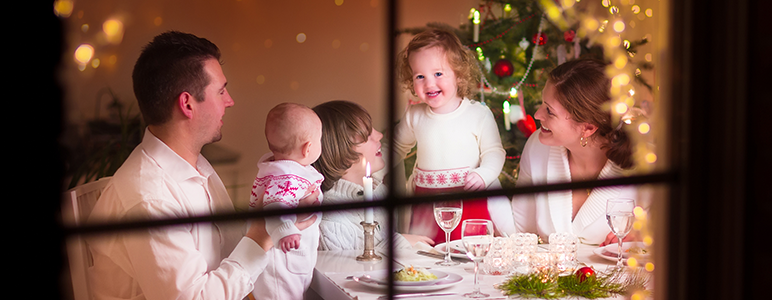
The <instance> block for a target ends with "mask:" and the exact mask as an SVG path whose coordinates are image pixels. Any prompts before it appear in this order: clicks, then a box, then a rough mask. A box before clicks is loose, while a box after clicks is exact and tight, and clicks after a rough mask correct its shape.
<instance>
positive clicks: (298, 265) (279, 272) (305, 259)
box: [249, 103, 324, 300]
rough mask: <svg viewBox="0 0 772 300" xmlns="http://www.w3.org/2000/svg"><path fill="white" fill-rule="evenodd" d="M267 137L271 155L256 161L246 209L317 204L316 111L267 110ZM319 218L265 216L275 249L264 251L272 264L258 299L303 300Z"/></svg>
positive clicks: (293, 106)
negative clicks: (304, 223)
mask: <svg viewBox="0 0 772 300" xmlns="http://www.w3.org/2000/svg"><path fill="white" fill-rule="evenodd" d="M265 137H266V139H267V140H268V147H269V148H270V149H271V152H270V153H268V154H266V155H264V156H263V157H262V158H261V159H260V161H259V162H258V168H259V169H260V170H259V171H258V173H257V177H256V178H255V182H254V184H253V186H252V195H251V197H250V201H249V205H250V207H252V208H254V209H286V208H296V207H298V206H309V205H320V204H321V201H322V194H321V189H320V187H321V184H322V182H323V181H324V176H322V174H320V173H319V172H318V171H316V169H314V167H313V166H311V164H312V163H313V162H314V161H316V160H317V159H318V158H319V155H320V154H321V152H322V146H321V137H322V122H321V120H320V119H319V117H318V116H317V115H316V113H314V111H313V110H311V109H310V108H308V107H306V106H304V105H300V104H294V103H282V104H279V105H277V106H276V107H274V108H273V109H271V111H270V112H268V116H267V117H266V124H265ZM313 215H316V216H317V219H316V221H314V223H313V225H311V226H310V227H308V228H306V229H304V230H298V228H297V227H296V226H295V222H296V221H303V220H308V218H310V217H311V216H313ZM321 219H322V218H321V214H320V213H316V214H304V215H282V216H279V217H269V218H266V220H265V227H266V231H267V232H268V234H269V235H270V236H271V241H272V242H273V244H274V248H272V249H270V250H269V251H268V255H269V256H270V257H271V258H272V261H271V262H269V263H268V266H267V267H266V269H265V272H263V273H262V274H261V275H260V276H259V277H258V279H257V281H256V282H255V287H254V291H253V293H252V294H253V296H254V297H255V298H256V299H282V300H284V299H289V300H292V299H298V300H301V299H303V293H304V292H305V290H306V289H308V287H309V285H310V284H311V278H312V276H313V270H314V266H315V265H316V248H317V247H318V245H319V222H320V221H321Z"/></svg>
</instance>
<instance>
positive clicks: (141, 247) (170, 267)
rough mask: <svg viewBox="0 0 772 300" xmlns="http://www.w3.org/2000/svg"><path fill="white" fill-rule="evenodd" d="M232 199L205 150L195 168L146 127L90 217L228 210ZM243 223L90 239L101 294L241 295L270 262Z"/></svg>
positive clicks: (95, 286)
mask: <svg viewBox="0 0 772 300" xmlns="http://www.w3.org/2000/svg"><path fill="white" fill-rule="evenodd" d="M233 210H234V208H233V203H232V202H231V201H230V197H229V196H228V193H227V191H226V189H225V186H224V185H223V183H222V181H221V180H220V177H219V176H217V173H216V172H215V171H214V169H213V168H212V166H211V165H210V164H209V162H208V161H207V160H206V159H205V158H204V157H203V156H201V155H199V157H198V163H197V166H196V168H194V167H193V166H191V165H190V164H188V163H187V162H186V161H185V160H183V159H182V158H181V157H180V156H178V155H177V154H176V153H175V152H174V151H172V150H171V149H170V148H169V147H168V146H166V144H164V143H163V142H162V141H161V140H159V139H158V138H157V137H155V136H154V135H153V134H152V133H151V132H150V131H149V130H145V136H144V138H143V140H142V143H141V144H140V145H139V146H137V147H136V148H135V149H134V151H133V152H132V153H131V155H130V156H129V157H128V159H127V160H126V161H125V162H124V163H123V165H122V166H121V167H120V168H119V169H118V171H116V173H115V175H114V176H113V178H112V180H111V181H110V183H109V184H108V185H107V187H105V190H104V192H103V194H102V196H101V197H100V199H99V200H98V201H97V203H96V205H95V207H94V210H93V212H92V214H91V216H90V217H89V222H91V223H101V222H115V221H118V222H120V221H131V220H142V219H168V218H185V217H193V216H204V215H211V214H215V213H228V212H232V211H233ZM244 231H245V226H244V223H243V222H216V223H211V222H204V223H195V224H182V225H174V226H168V227H160V228H151V229H142V230H136V231H127V232H118V233H109V234H106V235H100V236H94V237H90V238H88V239H87V242H88V245H89V249H90V250H91V252H92V255H93V258H94V266H93V267H91V268H90V269H89V271H88V273H89V278H90V288H91V289H92V294H93V295H94V298H95V299H234V300H242V299H243V298H244V297H246V296H247V294H249V292H251V291H252V288H253V282H254V281H255V279H256V278H257V277H258V275H260V273H261V272H262V271H263V269H264V268H265V265H266V263H267V261H266V258H265V251H263V249H262V247H260V246H259V245H258V244H257V243H256V242H255V241H254V240H252V239H250V238H247V237H244V233H245V232H244Z"/></svg>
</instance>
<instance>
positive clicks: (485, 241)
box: [461, 219, 493, 298]
mask: <svg viewBox="0 0 772 300" xmlns="http://www.w3.org/2000/svg"><path fill="white" fill-rule="evenodd" d="M461 242H462V243H463V244H464V248H465V249H466V256H468V257H469V258H470V259H472V260H473V261H474V290H472V292H471V293H467V294H464V296H465V297H467V298H485V297H489V296H490V295H488V294H484V293H481V292H480V285H479V283H478V281H477V274H478V273H479V269H480V268H479V266H480V261H481V260H482V259H483V258H484V257H485V255H486V254H487V253H488V250H490V248H491V243H493V222H491V221H490V220H482V219H469V220H464V222H463V223H462V225H461Z"/></svg>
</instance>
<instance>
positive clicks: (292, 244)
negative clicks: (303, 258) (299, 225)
mask: <svg viewBox="0 0 772 300" xmlns="http://www.w3.org/2000/svg"><path fill="white" fill-rule="evenodd" d="M279 245H280V246H281V251H284V253H287V252H289V251H290V250H292V249H297V248H299V247H300V234H290V235H288V236H285V237H283V238H281V239H280V240H279Z"/></svg>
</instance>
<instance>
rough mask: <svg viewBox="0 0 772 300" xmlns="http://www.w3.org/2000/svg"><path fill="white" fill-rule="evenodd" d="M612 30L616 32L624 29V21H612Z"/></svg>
mask: <svg viewBox="0 0 772 300" xmlns="http://www.w3.org/2000/svg"><path fill="white" fill-rule="evenodd" d="M614 31H616V32H622V31H625V22H622V21H621V20H618V21H616V22H614Z"/></svg>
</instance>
